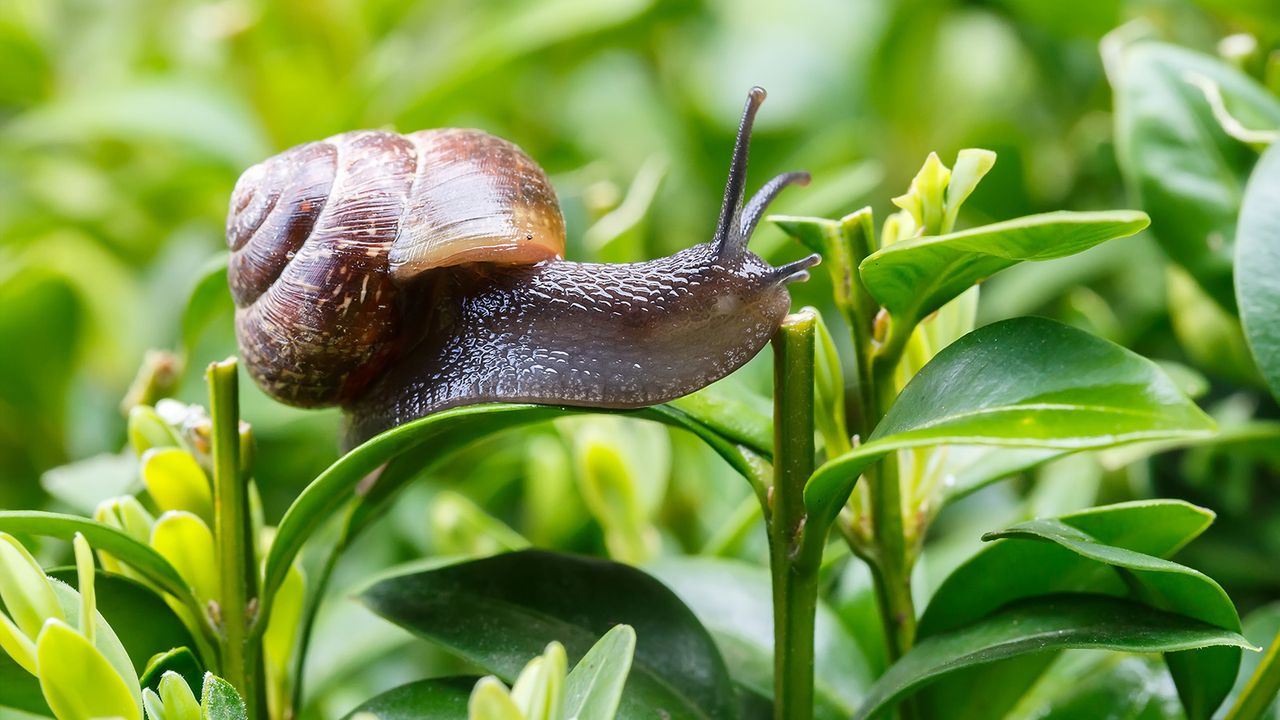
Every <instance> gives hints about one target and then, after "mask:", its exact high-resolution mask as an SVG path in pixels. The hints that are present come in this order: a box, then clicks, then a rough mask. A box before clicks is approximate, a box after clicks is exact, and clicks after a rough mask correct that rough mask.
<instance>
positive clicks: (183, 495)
mask: <svg viewBox="0 0 1280 720" xmlns="http://www.w3.org/2000/svg"><path fill="white" fill-rule="evenodd" d="M141 463H142V482H143V483H144V484H145V485H146V486H147V492H148V493H149V494H150V495H151V499H152V500H154V501H155V503H156V506H157V507H159V508H160V510H161V512H164V511H166V510H184V511H186V512H189V513H193V514H195V515H197V516H199V517H200V519H202V520H204V521H205V522H206V523H212V522H213V489H212V488H211V487H210V485H209V478H207V477H206V476H205V474H204V470H202V469H201V468H200V464H199V463H198V462H196V459H195V456H193V455H192V454H191V453H189V452H187V451H186V450H183V449H181V448H153V449H151V450H148V451H146V452H145V453H143V454H142V459H141Z"/></svg>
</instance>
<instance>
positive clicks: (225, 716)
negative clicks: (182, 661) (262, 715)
mask: <svg viewBox="0 0 1280 720" xmlns="http://www.w3.org/2000/svg"><path fill="white" fill-rule="evenodd" d="M248 717H249V713H248V710H246V709H245V706H244V700H243V699H242V698H241V697H240V693H238V692H236V689H235V688H233V687H231V683H229V682H227V681H226V680H223V679H222V678H220V677H218V676H216V675H214V674H213V673H205V674H204V689H203V690H202V691H201V694H200V719H201V720H248Z"/></svg>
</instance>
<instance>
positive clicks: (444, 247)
mask: <svg viewBox="0 0 1280 720" xmlns="http://www.w3.org/2000/svg"><path fill="white" fill-rule="evenodd" d="M764 97H765V93H764V90H762V89H761V88H752V90H751V92H750V93H749V95H748V98H747V104H746V109H745V110H744V111H743V115H742V121H741V124H740V126H739V128H738V134H737V139H736V142H735V145H734V150H733V159H732V163H731V165H730V169H729V179H728V183H727V186H726V188H725V193H724V203H723V205H722V207H721V210H720V219H719V222H718V223H717V225H716V230H715V235H714V236H713V238H712V240H711V241H710V242H708V243H705V244H701V245H697V246H694V247H691V248H688V249H685V250H682V251H680V252H677V253H675V254H674V255H670V256H668V257H663V258H658V259H656V260H649V261H645V262H636V263H620V264H600V263H579V262H572V261H569V260H564V259H562V257H561V256H562V255H563V251H564V233H565V230H564V219H563V217H562V215H561V213H560V208H559V204H558V201H557V199H556V195H555V191H554V190H553V189H552V187H551V183H550V181H549V180H548V179H547V176H546V174H545V173H544V172H543V171H542V169H541V168H539V167H538V165H537V164H536V163H534V161H533V160H532V159H530V158H529V157H528V156H527V155H525V153H524V152H523V151H521V150H520V149H519V148H518V147H516V146H515V145H513V144H511V143H509V142H507V141H505V140H502V139H499V138H497V137H494V136H492V135H489V134H487V133H484V132H482V131H479V130H458V129H443V130H424V131H419V132H415V133H411V134H407V135H400V134H396V133H391V132H382V131H355V132H348V133H344V134H341V135H336V136H334V137H331V138H328V139H326V140H322V141H319V142H312V143H307V144H303V145H299V146H297V147H294V148H292V149H289V150H286V151H284V152H282V153H280V154H278V155H275V156H273V157H271V158H269V159H267V160H265V161H263V162H261V163H259V164H257V165H255V166H253V167H251V168H249V169H248V170H246V171H245V173H244V174H243V175H242V176H241V177H240V179H239V181H238V182H237V183H236V187H235V190H234V192H233V194H232V198H231V207H230V212H229V215H228V219H227V241H228V244H229V245H230V248H231V256H230V261H229V268H228V281H229V284H230V287H231V292H232V296H233V298H234V300H235V304H236V318H235V326H236V336H237V339H238V341H239V345H240V352H241V355H242V357H243V358H244V361H245V365H246V367H247V368H248V371H249V373H250V375H251V376H252V377H253V378H254V380H255V381H256V382H257V383H258V384H259V386H261V387H262V389H263V390H264V391H265V392H266V393H267V394H269V395H271V396H273V397H275V398H276V399H278V400H280V401H282V402H285V403H288V404H291V405H297V406H302V407H320V406H326V405H339V406H341V407H342V408H343V410H344V412H345V413H346V416H347V440H348V442H350V443H355V442H359V441H362V440H364V439H367V438H369V437H371V436H372V435H374V434H376V433H378V432H381V431H383V430H386V429H388V428H391V427H394V426H396V425H399V424H401V423H405V422H408V421H410V420H414V419H417V418H420V417H424V416H426V415H428V414H431V413H434V412H437V411H440V410H444V409H447V408H451V407H456V406H460V405H467V404H473V403H482V402H529V403H541V404H549V405H570V406H587V407H599V408H638V407H644V406H648V405H655V404H658V403H662V402H666V401H668V400H672V399H675V398H678V397H680V396H683V395H686V394H689V393H691V392H693V391H695V390H698V389H700V388H702V387H704V386H706V385H708V384H710V383H712V382H714V381H716V380H719V379H720V378H722V377H724V376H726V375H728V374H729V373H731V372H733V371H734V370H736V369H738V368H739V367H741V366H742V365H743V364H744V363H746V362H747V361H748V360H750V359H751V358H752V357H753V356H754V355H755V354H756V353H757V352H759V351H760V350H761V349H762V348H763V347H764V346H765V344H766V343H767V342H768V341H769V338H770V337H771V336H772V335H773V333H774V332H775V331H776V330H777V328H778V326H779V324H780V323H781V321H782V318H783V316H784V315H785V314H786V313H787V311H788V310H789V308H790V304H791V298H790V295H789V294H788V292H787V289H786V285H787V283H790V282H794V281H800V280H804V279H807V277H808V273H807V269H808V268H809V267H811V266H813V265H814V264H816V263H817V262H818V260H819V258H818V256H817V255H812V256H809V257H806V258H804V259H802V260H799V261H797V262H793V263H790V264H787V265H783V266H781V267H773V266H771V265H769V264H768V263H766V262H765V261H764V260H762V259H761V258H759V257H758V256H756V255H755V254H754V253H752V252H750V251H749V250H747V247H746V246H747V240H748V238H749V237H750V236H751V233H752V231H753V230H754V229H755V227H756V224H757V223H758V222H759V221H760V219H761V217H762V215H763V213H764V211H765V208H766V207H767V206H768V205H769V203H770V201H772V200H773V199H774V198H775V197H776V196H777V195H778V193H779V192H780V191H781V190H782V188H784V187H785V186H787V185H789V184H793V183H796V184H805V183H807V182H808V177H809V176H808V174H807V173H803V172H793V173H786V174H783V175H779V176H777V177H775V178H773V179H772V180H770V181H769V182H767V183H766V184H765V185H764V186H763V187H762V188H761V189H760V190H759V191H758V192H757V193H756V194H755V195H754V196H753V197H752V198H751V199H750V201H748V202H746V204H745V205H744V204H743V196H744V182H745V176H746V167H747V149H748V144H749V142H750V136H751V126H752V123H753V122H754V119H755V115H756V111H757V110H758V109H759V107H760V103H761V102H762V101H763V100H764Z"/></svg>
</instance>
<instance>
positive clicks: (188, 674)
mask: <svg viewBox="0 0 1280 720" xmlns="http://www.w3.org/2000/svg"><path fill="white" fill-rule="evenodd" d="M167 673H177V674H178V675H181V676H182V679H183V680H185V681H186V682H187V686H188V687H196V686H199V685H201V683H203V682H204V666H203V665H202V664H201V663H200V660H199V658H197V657H196V655H195V653H193V652H191V649H190V648H186V647H175V648H173V649H172V650H169V651H168V652H162V653H158V654H156V655H154V656H153V657H152V658H151V659H150V660H148V661H147V665H146V667H145V668H143V670H142V675H141V677H139V678H138V682H139V683H140V684H141V685H142V687H143V688H144V689H150V690H153V691H154V690H158V689H159V688H160V680H161V679H163V678H164V676H165V675H166V674H167Z"/></svg>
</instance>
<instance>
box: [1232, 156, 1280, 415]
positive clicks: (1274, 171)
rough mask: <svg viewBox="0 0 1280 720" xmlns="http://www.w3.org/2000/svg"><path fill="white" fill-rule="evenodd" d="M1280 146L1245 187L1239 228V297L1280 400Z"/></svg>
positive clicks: (1254, 347)
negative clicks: (1277, 199) (1277, 200)
mask: <svg viewBox="0 0 1280 720" xmlns="http://www.w3.org/2000/svg"><path fill="white" fill-rule="evenodd" d="M1278 197H1280V145H1275V146H1272V148H1271V149H1270V150H1267V152H1266V153H1264V154H1263V156H1262V159H1261V160H1259V161H1258V166H1257V167H1256V168H1254V171H1253V175H1252V176H1250V178H1249V185H1248V186H1247V187H1246V188H1245V195H1244V203H1243V204H1242V205H1241V207H1240V228H1239V232H1237V233H1236V258H1235V279H1236V301H1237V302H1238V303H1239V304H1240V321H1241V322H1242V323H1243V324H1244V334H1245V338H1246V339H1247V340H1248V342H1249V349H1250V350H1251V351H1252V352H1253V359H1254V360H1255V361H1257V363H1258V369H1259V370H1261V371H1262V375H1263V377H1265V378H1266V380H1267V384H1268V385H1270V386H1271V394H1272V395H1275V396H1276V398H1278V399H1280V203H1278V202H1276V198H1278Z"/></svg>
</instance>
